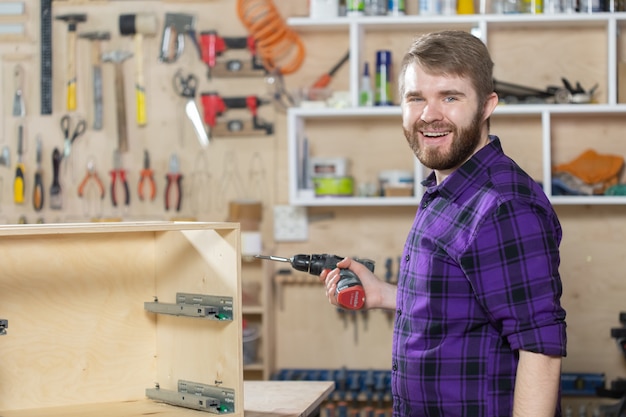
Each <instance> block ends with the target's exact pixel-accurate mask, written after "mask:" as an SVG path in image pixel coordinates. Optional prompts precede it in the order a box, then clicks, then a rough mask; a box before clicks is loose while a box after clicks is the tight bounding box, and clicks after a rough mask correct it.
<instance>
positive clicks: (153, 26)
mask: <svg viewBox="0 0 626 417" xmlns="http://www.w3.org/2000/svg"><path fill="white" fill-rule="evenodd" d="M119 27H120V34H122V35H133V37H134V41H135V99H136V102H137V109H136V111H137V125H139V126H145V125H146V123H147V117H146V91H145V85H144V80H143V37H144V36H152V35H154V34H156V30H157V21H156V16H155V15H154V14H149V13H141V14H122V15H120V18H119Z"/></svg>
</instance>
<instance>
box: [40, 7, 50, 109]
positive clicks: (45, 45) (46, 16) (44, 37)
mask: <svg viewBox="0 0 626 417" xmlns="http://www.w3.org/2000/svg"><path fill="white" fill-rule="evenodd" d="M41 114H42V115H46V114H52V0H41Z"/></svg>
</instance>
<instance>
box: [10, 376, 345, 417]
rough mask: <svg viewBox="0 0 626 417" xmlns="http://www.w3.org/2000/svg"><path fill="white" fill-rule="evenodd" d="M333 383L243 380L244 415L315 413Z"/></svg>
mask: <svg viewBox="0 0 626 417" xmlns="http://www.w3.org/2000/svg"><path fill="white" fill-rule="evenodd" d="M334 387H335V383H334V382H333V381H244V383H243V393H244V397H243V404H244V405H243V408H244V411H245V414H244V415H245V417H268V416H276V417H306V416H311V415H314V414H315V413H316V411H317V409H318V408H319V406H320V404H321V403H322V402H323V401H324V400H325V399H326V398H327V397H328V396H329V395H330V393H331V392H332V391H333V389H334ZM0 417H4V416H0Z"/></svg>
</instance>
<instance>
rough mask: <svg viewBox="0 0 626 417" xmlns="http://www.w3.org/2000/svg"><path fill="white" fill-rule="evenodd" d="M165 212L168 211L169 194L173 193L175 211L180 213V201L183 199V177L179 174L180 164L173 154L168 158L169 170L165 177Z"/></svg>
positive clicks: (176, 156)
mask: <svg viewBox="0 0 626 417" xmlns="http://www.w3.org/2000/svg"><path fill="white" fill-rule="evenodd" d="M165 179H166V181H167V182H166V185H165V210H169V209H170V207H171V205H170V193H174V198H175V202H176V211H180V207H181V203H182V199H183V187H182V181H183V176H182V174H181V173H180V162H179V161H178V155H176V154H175V153H174V154H172V155H171V156H170V169H169V172H168V173H167V175H166V176H165Z"/></svg>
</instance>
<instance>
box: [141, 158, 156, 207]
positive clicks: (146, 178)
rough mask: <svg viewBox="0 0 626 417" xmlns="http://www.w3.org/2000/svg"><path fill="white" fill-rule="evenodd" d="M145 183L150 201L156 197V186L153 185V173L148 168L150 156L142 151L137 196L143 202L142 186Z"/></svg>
mask: <svg viewBox="0 0 626 417" xmlns="http://www.w3.org/2000/svg"><path fill="white" fill-rule="evenodd" d="M146 183H147V185H148V189H149V190H150V200H154V198H155V197H156V184H155V183H154V171H153V170H152V169H151V168H150V154H149V153H148V151H147V150H145V151H143V169H142V170H141V173H140V177H139V185H138V190H137V194H139V199H140V200H141V201H143V198H144V196H143V189H144V185H145V184H146Z"/></svg>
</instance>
